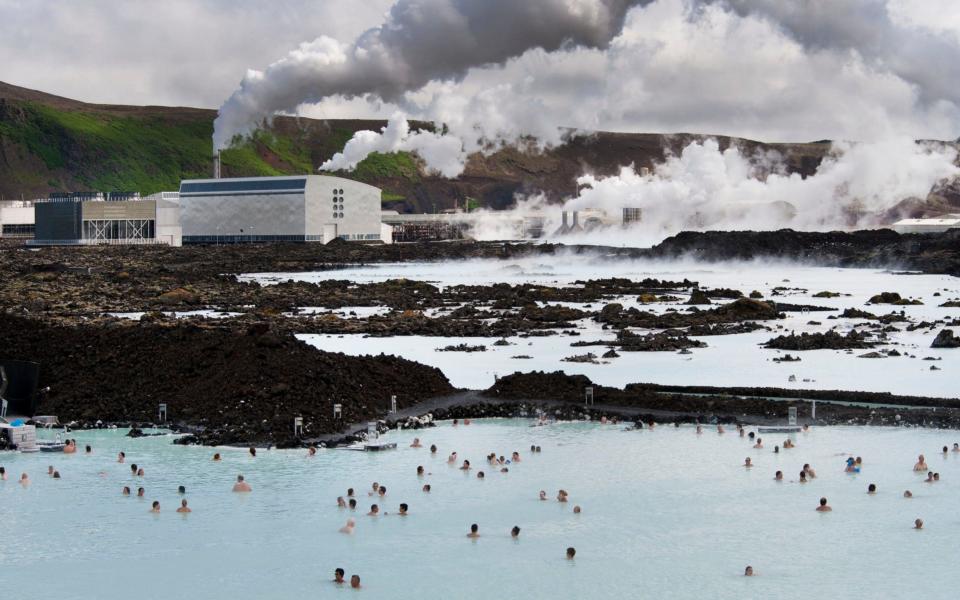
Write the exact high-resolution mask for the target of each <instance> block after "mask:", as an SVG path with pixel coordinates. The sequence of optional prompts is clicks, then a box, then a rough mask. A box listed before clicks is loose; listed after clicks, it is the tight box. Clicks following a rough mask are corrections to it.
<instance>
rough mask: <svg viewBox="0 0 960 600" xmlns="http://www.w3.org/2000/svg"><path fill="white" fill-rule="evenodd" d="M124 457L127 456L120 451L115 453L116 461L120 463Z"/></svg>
mask: <svg viewBox="0 0 960 600" xmlns="http://www.w3.org/2000/svg"><path fill="white" fill-rule="evenodd" d="M126 458H127V455H126V454H125V453H123V452H121V453H120V454H118V455H117V462H118V463H122V462H123V461H124V460H126Z"/></svg>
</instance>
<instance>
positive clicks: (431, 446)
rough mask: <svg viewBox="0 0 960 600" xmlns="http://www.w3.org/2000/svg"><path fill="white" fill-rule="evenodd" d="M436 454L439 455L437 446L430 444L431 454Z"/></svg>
mask: <svg viewBox="0 0 960 600" xmlns="http://www.w3.org/2000/svg"><path fill="white" fill-rule="evenodd" d="M436 453H437V445H436V444H430V454H436Z"/></svg>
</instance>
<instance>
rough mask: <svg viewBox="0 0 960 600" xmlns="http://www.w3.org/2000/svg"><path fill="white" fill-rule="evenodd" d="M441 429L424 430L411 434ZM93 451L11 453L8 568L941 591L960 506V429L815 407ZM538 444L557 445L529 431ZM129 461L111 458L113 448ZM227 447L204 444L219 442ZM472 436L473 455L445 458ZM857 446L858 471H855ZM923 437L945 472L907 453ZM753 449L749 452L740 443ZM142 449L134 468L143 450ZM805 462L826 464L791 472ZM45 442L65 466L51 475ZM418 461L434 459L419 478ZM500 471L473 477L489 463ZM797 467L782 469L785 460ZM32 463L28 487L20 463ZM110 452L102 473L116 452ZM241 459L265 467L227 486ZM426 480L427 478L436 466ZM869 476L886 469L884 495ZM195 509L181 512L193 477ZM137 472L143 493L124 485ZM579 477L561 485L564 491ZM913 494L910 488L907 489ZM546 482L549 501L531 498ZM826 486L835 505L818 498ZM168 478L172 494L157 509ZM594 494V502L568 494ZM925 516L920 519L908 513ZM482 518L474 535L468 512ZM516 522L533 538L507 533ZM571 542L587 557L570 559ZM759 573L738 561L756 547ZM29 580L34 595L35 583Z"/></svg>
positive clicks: (81, 581)
mask: <svg viewBox="0 0 960 600" xmlns="http://www.w3.org/2000/svg"><path fill="white" fill-rule="evenodd" d="M415 435H416V436H419V437H421V439H422V440H423V443H424V444H425V445H426V446H429V445H430V444H431V443H435V444H437V445H438V446H439V449H440V451H439V452H438V454H437V455H436V456H435V457H431V455H430V453H429V450H427V449H426V448H423V449H412V448H409V447H408V444H409V442H410V440H411V439H412V438H413V437H414V436H415ZM72 436H73V437H76V438H77V439H78V440H79V442H80V445H81V448H82V446H83V445H84V444H87V443H90V444H92V445H93V446H94V454H93V455H91V456H85V455H83V454H78V455H50V454H34V455H22V454H15V453H2V454H0V465H3V466H5V467H6V469H7V472H8V474H9V475H10V480H9V481H6V482H0V514H2V518H0V525H2V529H0V531H2V533H0V536H2V543H0V585H2V586H3V587H2V588H0V589H5V590H6V589H9V587H10V586H12V585H16V584H18V583H23V584H26V585H27V586H28V588H27V589H29V590H33V592H37V593H38V594H39V593H40V592H41V591H42V593H43V595H44V596H49V597H64V598H84V599H85V598H91V599H93V598H97V599H112V598H131V597H133V598H142V599H149V598H172V597H190V598H212V599H216V598H303V597H330V596H331V595H334V594H340V593H347V594H349V593H351V592H349V591H347V590H338V589H336V588H335V586H334V585H333V584H332V583H330V582H329V580H330V579H331V577H332V572H333V570H334V568H336V567H343V568H344V569H345V570H346V571H347V574H348V576H349V575H350V574H352V573H357V574H359V575H361V577H362V580H363V583H364V587H365V588H366V589H365V591H364V593H365V594H374V595H378V596H380V597H384V598H438V597H444V598H507V597H523V598H590V597H609V598H619V597H649V598H666V597H670V598H704V597H711V598H716V597H719V598H759V597H765V598H812V597H821V598H838V597H844V598H905V597H925V598H947V597H956V590H957V589H960V574H958V573H957V571H956V569H953V568H952V566H951V564H952V561H951V559H952V557H953V556H954V554H955V548H956V542H955V540H956V539H957V536H958V534H960V514H958V511H957V510H956V498H957V497H958V492H960V453H958V454H954V453H949V454H948V455H946V456H943V455H942V454H941V453H940V450H939V449H940V448H941V447H942V446H943V445H945V444H947V445H951V446H952V444H953V442H954V441H960V433H957V432H952V431H951V432H941V431H932V430H923V429H887V428H873V429H867V428H847V427H831V428H816V429H814V430H813V431H811V432H810V433H808V434H800V435H797V436H796V438H795V439H796V443H797V448H795V449H792V450H783V451H781V453H780V454H774V453H773V450H772V448H773V445H774V444H776V443H782V441H783V439H784V437H785V435H784V434H773V435H767V436H764V437H766V439H765V440H764V441H765V445H766V446H767V447H766V448H765V449H763V450H755V449H752V448H751V444H750V443H749V442H748V440H747V439H741V438H738V437H737V436H736V433H735V432H733V433H727V434H725V435H723V436H719V435H717V434H716V433H715V432H713V431H712V430H709V429H708V430H707V431H706V432H705V433H704V434H703V435H700V436H698V435H696V434H695V433H694V430H693V429H692V428H691V427H683V428H680V429H675V428H673V427H667V426H663V425H661V426H659V427H657V428H656V429H655V430H653V431H649V430H648V431H643V432H627V431H623V430H622V428H621V427H620V426H612V425H607V426H602V425H599V424H590V423H569V424H557V425H550V426H546V427H538V428H531V427H528V422H527V421H523V420H509V421H504V420H489V421H483V422H475V423H473V424H472V425H470V426H463V425H460V426H459V427H453V426H452V425H451V424H450V423H443V424H442V425H441V426H440V427H438V428H435V429H430V430H423V431H420V432H399V433H391V434H389V436H388V437H389V439H392V440H395V441H397V442H398V443H399V444H400V448H399V449H398V450H397V451H394V452H385V453H360V452H347V451H334V450H328V451H327V450H325V451H320V452H319V453H318V455H317V456H316V457H314V458H307V457H306V456H305V452H304V451H302V450H297V451H277V450H273V451H266V450H261V451H260V452H259V455H258V456H257V457H256V458H251V457H249V456H248V455H247V453H246V451H244V450H236V449H216V450H215V449H211V448H196V447H187V448H185V447H179V446H173V445H171V444H170V441H171V438H170V437H161V438H143V439H136V440H134V439H129V438H126V437H124V436H123V432H118V431H112V432H76V433H74V434H72ZM531 444H538V445H540V446H541V447H542V448H543V452H542V453H540V454H536V455H532V454H530V452H529V447H530V445H531ZM121 449H122V450H124V451H126V453H127V464H117V463H116V462H115V461H116V454H117V452H118V451H119V450H121ZM217 450H218V451H220V452H221V453H222V455H223V456H224V460H223V462H221V463H214V462H212V461H211V460H210V458H211V456H212V454H213V452H214V451H217ZM453 450H456V451H458V452H459V455H460V458H461V459H462V458H469V459H470V460H471V462H472V463H473V464H474V467H475V468H474V471H473V473H471V474H465V473H463V472H461V471H459V470H458V469H456V468H454V467H451V466H449V465H448V464H447V463H446V457H447V455H448V454H449V453H450V452H451V451H453ZM514 450H518V451H520V452H521V454H522V456H523V461H522V462H521V463H519V464H514V465H510V472H509V473H507V474H501V473H497V472H495V470H494V469H491V468H490V467H489V466H487V465H486V462H485V460H484V457H485V456H486V455H487V454H488V453H489V452H491V451H495V452H497V454H504V455H508V454H509V452H512V451H514ZM842 452H852V453H855V454H857V455H860V456H863V458H864V460H865V467H864V472H863V473H861V474H858V475H848V474H844V473H843V472H842V468H843V460H844V459H843V457H842V456H837V454H838V453H842ZM921 452H923V453H925V454H926V456H927V462H928V464H929V465H930V467H931V469H933V470H935V471H938V472H940V473H941V477H942V481H941V482H939V483H936V484H926V483H922V482H921V480H922V479H923V477H922V476H921V475H917V474H915V473H913V472H912V470H911V467H912V465H913V463H914V461H915V459H916V455H917V454H919V453H921ZM746 456H751V457H752V458H753V460H754V462H755V463H756V465H757V466H756V467H754V468H753V469H745V468H743V467H742V466H741V465H742V463H743V459H744V457H746ZM133 462H135V463H137V464H139V465H140V466H143V467H144V468H145V469H146V476H145V477H144V478H143V479H139V478H136V477H133V476H131V475H130V470H129V464H130V463H133ZM804 462H809V463H811V464H812V465H813V466H814V468H815V469H816V470H817V471H818V474H819V477H818V478H817V479H816V480H814V481H812V482H811V483H808V484H805V485H801V484H797V483H792V482H791V481H790V480H793V479H796V474H797V472H799V470H800V468H801V466H802V464H803V463H804ZM48 464H52V465H54V466H55V467H56V468H57V469H59V470H60V472H61V473H62V475H63V478H62V479H61V480H53V479H51V478H49V477H47V475H46V467H47V465H48ZM417 465H424V466H425V467H426V470H427V471H428V472H430V473H431V474H430V475H428V476H426V477H424V478H422V479H421V478H418V477H417V476H416V474H415V471H416V467H417ZM479 469H482V470H484V471H485V472H486V475H487V477H486V478H485V479H484V480H478V479H477V478H476V477H475V472H476V470H479ZM777 469H781V470H783V471H785V473H786V474H787V475H786V478H787V480H788V481H786V482H782V483H777V482H774V481H773V473H774V471H775V470H777ZM23 471H26V472H28V473H29V474H30V475H31V477H32V478H33V483H32V484H31V485H30V486H29V487H28V488H23V487H22V486H20V485H19V484H18V483H17V482H16V481H14V480H15V479H16V477H18V476H19V474H20V473H21V472H23ZM101 471H102V472H103V476H101V475H100V472H101ZM237 473H243V474H244V475H246V478H247V480H248V481H249V482H250V483H251V485H252V486H253V488H254V491H253V493H251V494H248V495H241V494H233V493H231V492H230V488H231V485H232V483H233V480H234V478H235V477H236V475H237ZM372 481H378V482H380V483H382V484H384V485H386V486H387V488H388V494H387V501H386V502H385V503H384V504H385V505H386V506H385V509H386V510H387V511H388V512H390V513H393V512H394V511H395V510H396V508H397V505H398V504H399V503H400V502H407V503H408V504H409V505H410V513H411V514H410V516H408V517H405V518H401V517H398V516H395V515H389V516H385V517H379V518H371V517H367V516H365V513H366V510H368V509H369V504H370V503H371V501H372V500H371V499H370V498H368V497H367V496H366V492H367V490H368V489H369V488H370V484H371V482H372ZM425 482H428V483H430V484H431V485H432V486H433V491H432V492H431V493H430V494H425V493H423V492H422V491H420V489H421V486H422V485H423V483H425ZM869 483H876V484H877V485H878V486H879V493H878V494H877V495H876V496H868V495H867V494H866V493H865V492H866V488H867V485H868V484H869ZM181 484H182V485H185V486H186V487H187V492H188V493H187V496H186V497H187V498H188V499H189V501H190V505H191V507H192V508H193V509H194V511H195V512H194V513H193V514H190V515H188V516H186V517H184V516H181V515H178V514H175V513H174V510H175V508H176V506H177V505H178V504H179V498H180V497H179V496H178V495H177V493H176V489H177V486H178V485H181ZM123 485H130V486H132V487H134V489H135V488H136V486H138V485H143V486H144V487H145V488H146V490H147V493H146V498H145V499H138V498H135V497H129V498H127V497H122V496H121V495H120V489H121V487H122V486H123ZM350 486H352V487H354V488H355V489H356V490H357V491H358V494H359V500H360V505H361V507H362V508H363V509H364V510H362V511H361V510H358V511H357V513H356V514H355V515H354V516H356V518H357V521H358V526H357V530H356V533H355V534H354V535H352V536H346V535H343V534H340V533H338V532H337V529H338V528H339V527H340V526H342V525H343V523H344V522H345V521H346V519H347V517H348V516H350V514H349V511H346V510H341V509H338V508H337V507H336V497H337V496H338V495H345V491H346V489H347V487H350ZM559 488H564V489H566V490H568V491H569V492H570V497H571V501H570V503H569V504H567V505H563V504H560V503H558V502H556V501H555V500H554V498H555V496H556V493H557V490H558V489H559ZM908 488H909V489H911V490H913V492H914V494H915V497H914V498H912V499H904V498H903V497H902V496H901V495H902V492H903V490H904V489H908ZM540 489H544V490H546V491H547V493H548V496H549V497H550V499H551V500H550V501H548V502H540V501H538V500H537V492H538V491H539V490H540ZM821 495H824V496H827V497H828V498H829V500H830V503H831V505H833V507H834V512H833V513H829V514H819V513H816V512H815V511H814V508H815V507H816V505H817V500H818V499H819V497H820V496H821ZM152 500H159V501H160V502H161V504H162V511H163V512H162V513H161V514H160V515H152V514H149V513H148V508H149V505H150V501H152ZM574 504H579V505H581V506H582V507H583V513H582V514H580V515H574V514H573V513H572V507H573V505H574ZM917 517H921V518H923V519H924V520H925V522H926V528H925V529H924V530H923V531H915V530H913V529H912V526H913V520H914V519H915V518H917ZM474 522H476V523H478V524H479V525H480V532H481V534H482V537H481V539H479V540H477V541H476V542H474V541H470V540H468V539H466V538H465V534H466V532H467V530H468V527H469V525H470V524H471V523H474ZM513 525H519V526H520V527H521V528H522V532H521V535H520V539H519V540H518V541H514V540H511V539H510V538H509V530H510V528H511V527H512V526H513ZM567 546H575V547H576V548H577V557H576V560H575V561H572V562H571V561H567V560H565V559H564V550H565V549H566V547H567ZM747 564H751V565H753V566H754V568H755V569H756V571H757V572H758V573H759V576H758V577H754V578H752V579H748V578H744V577H742V572H743V568H744V566H745V565H747ZM28 595H32V592H31V593H30V594H28Z"/></svg>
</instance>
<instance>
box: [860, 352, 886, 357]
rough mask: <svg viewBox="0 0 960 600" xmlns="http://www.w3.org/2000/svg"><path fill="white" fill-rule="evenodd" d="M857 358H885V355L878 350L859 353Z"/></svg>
mask: <svg viewBox="0 0 960 600" xmlns="http://www.w3.org/2000/svg"><path fill="white" fill-rule="evenodd" d="M858 358H886V356H885V355H883V354H881V353H879V352H867V353H866V354H861V355H859V357H858Z"/></svg>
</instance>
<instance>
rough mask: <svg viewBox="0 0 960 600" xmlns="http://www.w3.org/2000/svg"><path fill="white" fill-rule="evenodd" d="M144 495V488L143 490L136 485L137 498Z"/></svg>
mask: <svg viewBox="0 0 960 600" xmlns="http://www.w3.org/2000/svg"><path fill="white" fill-rule="evenodd" d="M144 495H146V490H144V489H143V488H142V487H138V488H137V498H143V497H144Z"/></svg>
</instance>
